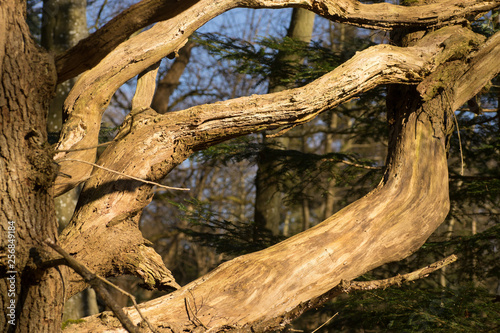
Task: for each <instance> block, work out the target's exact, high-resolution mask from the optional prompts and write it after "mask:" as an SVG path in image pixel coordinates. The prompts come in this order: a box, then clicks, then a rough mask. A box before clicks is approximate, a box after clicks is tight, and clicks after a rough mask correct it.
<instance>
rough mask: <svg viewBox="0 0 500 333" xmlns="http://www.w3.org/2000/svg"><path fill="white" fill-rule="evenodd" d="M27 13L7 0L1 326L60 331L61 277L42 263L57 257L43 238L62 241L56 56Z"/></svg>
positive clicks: (0, 103)
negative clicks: (57, 207) (52, 115)
mask: <svg viewBox="0 0 500 333" xmlns="http://www.w3.org/2000/svg"><path fill="white" fill-rule="evenodd" d="M25 12H26V4H25V2H24V1H15V0H10V1H2V3H1V4H0V66H1V68H0V75H1V84H0V109H1V112H0V124H1V125H0V165H1V172H0V198H1V205H0V233H1V236H0V249H1V250H2V251H0V252H2V253H8V255H12V257H9V256H7V257H0V260H1V261H2V265H1V267H8V270H7V271H2V272H0V308H2V310H3V311H2V312H1V313H0V330H1V331H3V332H57V331H59V330H60V329H61V312H62V306H63V303H64V301H63V298H64V290H63V284H62V280H61V275H60V272H59V271H58V270H57V269H55V268H49V269H46V270H43V269H42V268H41V267H40V264H41V262H43V261H46V260H47V259H49V258H50V256H49V254H48V252H46V251H44V249H42V246H41V244H42V243H41V242H42V241H43V240H45V239H51V240H53V241H57V221H56V218H55V212H54V204H53V199H52V196H51V195H50V193H49V192H48V190H49V189H50V187H51V185H52V181H53V178H54V177H55V171H56V170H55V164H54V163H53V161H52V153H51V150H50V147H49V145H48V144H47V131H46V118H45V117H46V113H47V111H48V101H50V99H51V97H52V95H53V92H54V87H55V82H56V76H55V67H54V63H53V59H52V58H51V57H50V56H49V55H48V54H47V53H46V52H45V51H43V50H42V49H40V48H39V47H37V46H36V45H35V44H34V42H33V40H32V39H31V35H30V33H29V31H28V26H27V24H26V19H25ZM7 249H8V250H9V251H8V252H7V251H6V250H7ZM4 261H5V262H4ZM7 264H8V265H7ZM11 264H12V265H11ZM4 265H5V266H4ZM12 305H15V309H12V308H10V307H11V306H12ZM7 309H9V310H7Z"/></svg>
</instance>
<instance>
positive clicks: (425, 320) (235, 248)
mask: <svg viewBox="0 0 500 333" xmlns="http://www.w3.org/2000/svg"><path fill="white" fill-rule="evenodd" d="M372 2H377V1H372ZM378 2H382V1H378ZM392 3H395V2H394V1H392ZM131 4H132V2H129V1H112V0H111V1H107V0H103V1H75V0H72V1H54V0H52V1H43V2H42V1H28V9H29V17H28V20H29V23H30V26H31V28H32V33H33V35H34V36H35V37H37V38H38V40H39V41H40V43H41V45H43V46H44V47H46V48H48V49H50V50H53V51H54V52H57V51H58V50H63V49H66V48H68V47H69V46H72V45H74V44H75V43H76V42H77V41H78V40H79V39H81V38H83V37H84V36H86V35H87V34H88V32H89V31H90V32H92V31H95V30H96V29H97V28H99V27H101V26H103V25H104V24H105V23H106V22H107V21H108V20H109V19H110V18H112V17H114V16H115V15H116V14H117V13H119V12H120V11H122V10H123V9H125V8H127V7H128V6H129V5H131ZM304 12H305V11H304ZM300 15H303V16H300ZM292 17H294V19H295V21H294V19H292ZM297 20H298V21H297ZM301 20H302V21H301ZM304 22H306V23H304ZM311 22H313V23H314V24H312V23H311ZM499 22H500V21H499V15H498V12H492V13H489V14H488V15H487V16H485V17H483V18H481V19H480V20H478V21H476V22H474V23H473V29H474V31H476V32H481V33H482V34H485V35H487V36H491V35H492V34H493V33H494V32H496V31H498V30H499V27H500V23H499ZM300 24H305V25H306V27H305V28H304V27H303V26H300ZM72 25H75V26H72ZM76 25H77V27H76ZM299 26H300V29H305V30H295V32H294V30H293V29H294V28H296V29H299ZM75 28H76V30H75ZM308 29H309V30H308ZM388 42H389V36H388V34H387V33H385V32H382V31H373V30H370V31H368V30H364V29H361V28H356V27H352V26H348V25H343V24H340V23H339V24H338V23H332V22H331V21H328V20H326V19H322V18H321V17H319V16H316V17H315V16H314V14H312V13H298V11H297V10H292V9H287V10H251V9H238V10H232V11H230V12H227V13H226V14H224V15H221V16H220V17H217V18H216V19H214V20H212V21H210V22H209V23H207V24H206V25H205V26H204V27H202V28H201V29H200V30H199V31H198V32H197V33H196V34H195V36H194V37H193V38H191V39H190V41H189V42H188V44H187V45H186V46H185V47H184V48H183V49H181V50H180V51H179V54H178V56H177V57H176V58H175V59H165V60H164V61H162V63H161V66H160V70H159V74H158V83H159V85H158V89H157V93H156V96H155V99H154V101H153V108H154V109H155V110H157V111H158V112H161V113H166V112H170V111H175V110H181V109H186V108H188V107H191V106H194V105H199V104H206V103H212V102H215V101H219V100H226V99H230V98H236V97H239V96H249V95H252V94H261V93H266V92H270V91H277V90H279V89H284V88H285V87H287V88H288V87H298V86H302V85H305V84H307V83H308V82H311V81H312V80H314V79H316V78H317V77H319V76H321V75H323V74H324V73H327V72H329V71H331V70H332V69H334V68H335V67H336V66H338V65H340V64H342V63H343V62H344V61H346V60H347V59H349V58H351V57H352V56H353V55H354V54H355V53H356V52H357V51H360V50H363V49H365V48H367V47H369V46H372V45H376V44H381V43H388ZM207 73H210V74H209V75H207ZM71 84H72V83H71V82H67V83H64V84H63V85H61V86H60V88H59V89H58V93H59V94H60V95H61V98H60V99H56V100H55V102H54V105H53V106H52V111H51V112H53V114H52V116H50V117H49V132H51V133H52V134H53V136H54V137H55V138H56V139H55V140H57V133H58V131H59V130H60V127H59V126H60V122H61V117H62V115H60V114H59V113H60V111H61V104H60V102H58V100H59V101H62V100H64V97H65V95H66V94H67V92H68V90H69V88H70V86H71ZM135 84H136V82H135V80H131V81H130V82H128V83H127V84H126V85H124V86H123V87H122V88H121V89H120V90H119V91H118V92H117V93H116V94H115V95H114V96H113V100H112V102H111V105H110V106H109V108H108V110H107V111H106V114H105V119H106V123H105V126H104V128H105V129H104V130H102V132H101V140H102V142H106V141H109V140H110V139H112V136H113V134H114V131H115V130H116V126H118V125H119V124H121V123H122V121H123V119H124V117H125V115H126V114H127V113H128V112H129V111H130V110H131V108H132V106H131V101H132V96H133V93H134V90H135ZM499 85H500V82H499V80H498V77H497V78H496V79H494V80H493V81H492V82H491V84H490V85H489V87H487V89H484V90H483V91H482V92H481V94H480V95H478V96H477V97H476V99H475V101H472V100H471V101H469V103H468V104H467V105H464V106H463V107H462V108H461V109H459V110H457V111H456V112H455V115H456V121H457V125H458V126H457V128H458V130H456V131H455V133H453V135H452V136H451V140H450V143H449V144H450V150H449V173H450V184H449V185H450V199H451V209H450V213H449V215H448V217H447V218H446V221H445V222H444V223H443V224H442V225H441V227H440V228H439V229H438V230H436V232H435V233H434V234H433V235H432V236H431V237H430V238H429V240H428V241H427V243H426V244H425V245H424V246H423V247H422V248H421V249H420V250H419V251H418V252H416V253H415V254H413V255H412V256H410V257H408V258H406V259H405V260H403V261H400V262H394V263H390V264H386V265H384V266H382V267H379V268H377V269H375V270H373V271H371V272H369V273H367V274H365V275H364V276H362V277H360V278H359V279H360V280H373V279H383V278H388V277H391V276H395V275H397V274H404V273H407V272H411V271H413V270H415V269H418V268H420V267H423V266H425V265H428V264H431V263H433V262H435V261H437V260H440V259H442V258H444V257H446V256H447V255H450V254H452V253H454V254H456V255H457V256H458V260H457V261H456V262H455V263H453V264H452V265H449V266H447V267H446V268H443V269H442V270H441V271H439V272H437V273H434V274H432V275H430V276H428V277H427V278H425V279H422V280H419V281H417V282H415V283H412V284H404V285H402V286H398V287H390V288H387V289H385V290H373V291H363V292H356V293H352V294H349V295H345V296H342V297H338V298H336V299H335V300H333V301H332V302H329V303H327V304H326V305H325V306H323V307H321V308H319V309H316V310H314V311H310V312H309V313H307V314H306V315H305V316H302V317H301V318H299V319H298V320H296V321H294V322H293V323H292V325H290V327H288V328H287V329H289V330H302V331H304V332H310V331H313V330H315V329H316V328H318V327H319V326H321V325H322V324H323V323H325V322H327V321H328V322H327V324H326V325H325V326H323V327H322V330H323V331H325V332H326V331H331V332H362V331H363V330H365V331H418V332H421V331H429V332H431V331H432V332H435V331H451V330H455V331H459V332H460V331H463V332H470V331H477V332H482V331H484V332H486V331H494V330H495V329H498V328H499V326H500V319H499V318H500V312H499V311H500V307H499V304H500V267H499V265H500V263H499V260H498V257H499V255H498V254H499V246H500V243H499V238H500V226H499V216H500V209H499V194H500V172H499V168H498V161H500V156H499V155H500V142H499V133H500V129H499V120H500V115H499V113H498V111H499V99H500V89H499V88H500V86H499ZM385 96H386V89H385V87H381V88H377V89H374V90H371V91H370V92H369V93H366V94H362V95H360V96H358V98H356V99H353V100H351V101H349V102H347V103H344V104H342V105H341V106H339V107H337V108H334V109H332V110H329V111H327V112H324V113H323V114H321V115H320V116H319V117H317V118H316V119H315V120H313V121H311V122H309V123H306V124H304V125H300V126H297V127H294V128H290V129H289V130H288V131H284V132H282V133H281V132H280V133H264V134H262V133H259V134H253V135H249V136H246V137H244V138H239V139H235V140H231V141H228V142H224V143H221V144H219V145H217V146H214V147H211V148H209V149H207V150H205V151H201V152H198V153H196V154H195V155H194V156H192V157H191V158H190V159H189V160H187V161H186V162H184V163H183V164H181V165H180V166H179V167H177V168H176V169H175V170H174V171H172V172H171V173H170V174H169V176H168V178H167V179H165V181H164V182H165V184H168V185H169V186H176V187H185V188H190V189H191V191H189V192H176V193H171V192H168V191H164V190H163V189H161V188H158V189H157V192H156V194H155V197H154V200H153V202H152V203H151V204H150V205H149V206H148V207H147V208H146V210H145V211H144V213H143V215H142V219H141V230H142V233H143V234H144V236H145V237H146V238H148V239H149V240H150V241H151V242H152V244H153V246H154V248H155V250H156V251H157V252H158V253H159V254H161V255H162V257H163V260H164V262H165V264H166V266H167V267H168V268H169V269H170V270H171V271H172V273H173V275H174V277H175V278H176V281H177V282H178V283H179V284H180V285H185V284H187V283H188V282H190V281H192V280H194V279H196V278H197V277H199V276H202V275H204V274H206V273H207V272H209V271H210V270H211V269H213V268H215V267H216V266H218V265H219V264H220V263H221V262H223V261H226V260H228V259H231V258H233V257H235V256H237V255H241V254H244V253H249V252H253V251H256V250H260V249H262V248H265V247H268V246H270V245H272V244H274V243H277V242H279V241H280V240H283V239H284V238H287V237H290V236H292V235H294V234H296V233H298V232H301V231H303V230H305V229H307V228H310V227H312V226H314V225H315V224H317V223H319V222H320V221H322V220H323V219H325V218H326V217H328V216H330V215H332V214H333V213H335V212H336V211H337V210H340V209H341V208H342V207H344V206H346V205H347V204H349V203H351V202H354V201H355V200H357V199H359V198H360V197H362V196H363V195H365V194H366V193H368V192H369V191H370V190H371V189H372V188H374V187H375V186H376V185H377V183H378V182H379V181H380V179H381V177H382V174H383V168H384V163H385V157H386V156H385V154H386V150H387V135H388V133H386V131H387V126H386V121H387V120H386V113H385ZM58 103H59V104H58ZM76 197H77V193H76V192H70V193H69V194H66V195H65V196H63V197H59V198H57V202H58V207H59V208H58V213H59V216H58V218H59V221H60V224H61V226H64V224H65V222H66V221H67V220H69V217H71V215H72V209H73V207H74V205H75V204H76V201H75V200H76ZM304 278H307V277H304ZM114 282H115V283H116V284H118V285H119V286H121V287H122V288H125V289H127V290H129V291H131V292H133V293H134V294H135V295H136V297H137V298H138V299H139V300H141V301H143V300H148V299H151V298H154V297H156V296H158V295H160V293H154V292H150V291H146V290H144V289H142V288H140V287H139V286H138V279H136V278H133V277H120V278H117V279H115V280H114ZM112 292H113V293H114V297H115V299H117V300H118V301H119V303H120V304H121V305H122V306H126V305H130V304H128V303H127V302H129V300H128V299H127V297H125V296H123V295H122V294H120V293H117V292H114V291H112ZM93 303H95V299H94V297H93V296H92V292H91V291H88V290H87V291H85V292H84V293H82V294H80V295H77V296H75V298H74V299H73V301H72V302H68V303H67V306H66V308H67V309H66V314H65V317H66V319H77V318H79V317H80V316H83V315H88V314H91V313H94V312H96V311H102V310H104V308H103V305H102V304H99V307H96V306H92V304H93ZM75 304H76V305H75Z"/></svg>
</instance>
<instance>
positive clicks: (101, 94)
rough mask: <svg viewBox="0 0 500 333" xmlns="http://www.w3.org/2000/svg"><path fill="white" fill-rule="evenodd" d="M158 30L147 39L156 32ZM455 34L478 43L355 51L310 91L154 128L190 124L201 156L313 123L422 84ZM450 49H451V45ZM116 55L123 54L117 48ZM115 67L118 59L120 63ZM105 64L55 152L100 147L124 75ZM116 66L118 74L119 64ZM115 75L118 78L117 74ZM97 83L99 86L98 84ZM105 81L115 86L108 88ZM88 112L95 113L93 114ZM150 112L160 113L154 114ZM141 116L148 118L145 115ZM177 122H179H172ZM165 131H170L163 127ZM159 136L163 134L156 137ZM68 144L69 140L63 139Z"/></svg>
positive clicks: (171, 117)
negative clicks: (386, 88) (231, 142)
mask: <svg viewBox="0 0 500 333" xmlns="http://www.w3.org/2000/svg"><path fill="white" fill-rule="evenodd" d="M157 26H159V25H157ZM157 26H155V27H153V28H152V29H150V30H148V31H146V32H144V33H148V32H150V31H152V30H154V29H155V28H156V27H157ZM141 35H142V34H141ZM141 35H140V36H141ZM455 35H460V36H464V37H460V38H464V39H467V40H468V39H474V38H476V37H475V35H474V34H473V33H471V32H469V31H468V30H465V29H462V28H459V27H447V28H443V29H442V30H441V31H439V32H434V33H431V34H429V35H428V36H427V37H426V38H424V39H423V40H422V41H421V42H420V43H419V44H418V46H415V47H411V48H398V47H394V46H391V45H378V46H374V47H371V48H368V49H366V50H364V51H362V52H358V53H357V55H355V56H354V57H353V58H352V59H351V60H349V61H347V62H346V63H344V64H343V65H342V66H339V67H338V68H336V69H335V70H334V71H332V72H331V73H329V74H326V75H324V76H323V77H321V78H319V79H317V80H315V81H313V82H312V83H310V84H309V85H307V86H305V87H302V88H298V89H293V90H288V91H283V92H280V93H275V94H268V95H262V96H250V97H243V98H240V99H235V100H229V101H224V102H220V103H216V104H213V105H209V106H207V105H203V106H198V107H194V108H191V109H188V110H185V111H181V112H175V113H170V114H168V115H167V116H165V118H164V119H165V120H164V123H163V122H161V123H157V124H156V125H155V126H156V128H158V129H159V130H160V131H163V130H164V129H165V128H168V127H169V126H171V125H172V124H173V123H179V124H182V123H188V122H189V123H191V124H192V125H190V127H191V131H190V132H191V133H194V132H195V131H196V132H197V133H198V134H197V135H193V138H191V139H189V141H185V142H190V143H191V147H192V149H193V150H198V149H203V148H204V147H206V146H207V145H212V144H214V143H217V142H220V141H223V140H227V139H229V138H232V137H235V136H239V135H244V134H248V133H253V132H258V131H261V130H265V129H273V128H277V127H281V126H286V125H292V124H300V123H304V122H307V121H309V120H311V119H313V118H314V117H315V116H316V115H318V114H319V113H321V112H322V111H324V110H326V109H328V108H331V107H334V106H336V105H339V104H341V103H343V102H345V101H347V100H349V99H351V98H352V97H354V96H356V95H357V94H359V93H361V92H364V91H368V90H370V89H372V88H374V87H376V86H377V85H380V84H388V83H408V84H412V83H417V82H419V81H421V80H422V79H423V76H424V74H425V73H427V72H429V71H432V70H434V69H435V68H436V67H437V66H438V65H439V64H440V63H442V62H444V61H446V60H447V59H448V58H450V57H453V56H454V55H455V53H456V52H457V50H455V49H454V48H453V47H450V46H446V45H445V44H446V43H444V41H446V40H447V39H448V38H451V37H453V36H455ZM149 38H153V36H152V35H151V36H150V37H149ZM146 39H147V38H146ZM138 42H139V43H140V45H135V44H133V45H135V46H133V47H132V45H130V46H128V50H129V52H132V48H134V49H135V51H133V53H137V54H142V53H143V52H144V49H143V47H145V46H144V45H143V44H142V43H143V42H144V40H143V39H140V40H139V41H138ZM124 44H126V43H124ZM141 45H142V46H141ZM450 45H454V44H451V43H450ZM120 47H121V46H120ZM116 51H117V52H118V50H116ZM110 56H111V55H110ZM117 56H118V54H117ZM132 59H134V57H132ZM116 61H121V60H120V59H116ZM134 65H135V64H134ZM102 66H104V67H103V68H102V69H99V71H98V73H101V74H100V75H99V74H91V73H86V74H85V75H84V76H83V77H82V78H81V79H80V80H79V81H78V83H77V85H76V86H75V88H74V90H73V91H72V92H71V94H70V96H69V97H68V100H69V101H68V103H69V104H70V105H71V103H72V102H71V101H72V100H74V101H75V102H76V103H75V105H74V106H73V107H72V108H73V110H72V112H71V117H70V119H69V120H68V121H67V122H66V123H65V124H64V126H63V133H67V134H66V135H63V136H62V140H61V141H60V142H59V143H58V147H56V149H57V150H61V149H65V150H67V149H72V148H73V147H74V148H80V147H92V146H94V145H95V144H93V143H94V142H96V141H97V136H98V129H95V128H94V127H95V125H94V124H96V123H97V124H98V123H100V117H101V114H102V112H103V111H104V107H105V105H106V103H107V101H109V98H110V96H111V95H110V94H111V93H112V92H114V89H115V88H113V87H110V86H112V82H116V79H117V76H119V75H122V73H121V72H120V71H119V70H117V69H116V68H114V67H110V65H102ZM131 66H132V65H131ZM100 67H101V64H99V66H98V67H96V70H97V69H98V68H100ZM117 68H121V65H119V66H118V67H117ZM113 71H115V72H117V73H113ZM91 72H93V71H91ZM99 81H101V83H97V82H99ZM90 82H93V84H94V85H96V86H97V88H95V90H93V89H89V88H88V87H89V85H90ZM105 82H108V83H110V84H109V85H105V86H103V85H104V83H105ZM120 82H121V81H120ZM116 88H117V87H116ZM242 105H244V106H242ZM89 108H90V109H93V108H95V109H94V110H93V111H91V112H89ZM150 113H151V114H156V113H155V112H153V111H152V112H150ZM144 117H146V118H147V116H146V115H144ZM146 118H144V119H146ZM176 118H177V119H178V120H175V119H176ZM162 124H163V125H162ZM160 125H162V126H166V127H163V128H161V127H158V126H160ZM75 128H81V129H82V131H80V132H78V131H76V133H79V135H78V136H76V135H75V130H74V129H75ZM83 129H84V130H83ZM221 130H222V133H221ZM200 131H201V132H204V133H206V135H204V136H200V135H199V134H200ZM214 131H217V132H218V133H215V132H214ZM151 133H153V132H150V134H149V136H151V135H153V134H151ZM143 135H146V134H143ZM155 135H163V134H160V133H157V134H155ZM66 138H67V139H68V140H66V141H65V139H66ZM69 139H71V140H69ZM68 142H70V143H68ZM66 146H70V147H66ZM83 154H86V155H83ZM73 155H74V156H73ZM94 156H95V153H92V152H85V151H84V152H82V151H77V152H68V153H59V154H58V155H56V157H55V158H56V159H61V158H66V159H78V160H86V161H89V162H91V163H93V162H94V158H95V157H94ZM63 167H64V168H62V169H61V172H62V173H64V174H70V175H72V179H71V182H74V184H78V183H79V182H81V180H82V179H86V178H88V176H89V174H90V172H91V171H92V169H91V168H79V167H77V166H75V165H67V166H63ZM65 181H67V180H65ZM60 182H62V181H60ZM69 188H70V185H68V186H66V188H62V189H56V193H57V194H58V193H63V192H62V191H64V190H67V189H69Z"/></svg>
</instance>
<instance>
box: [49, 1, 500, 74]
mask: <svg viewBox="0 0 500 333" xmlns="http://www.w3.org/2000/svg"><path fill="white" fill-rule="evenodd" d="M195 5H196V6H195ZM499 5H500V1H499V0H483V1H477V0H444V1H437V2H434V3H432V4H428V5H422V6H412V7H411V8H410V7H405V6H398V5H392V4H388V3H378V4H369V5H368V4H362V3H360V2H359V1H355V0H321V1H315V0H307V1H306V0H288V1H275V0H223V1H218V2H214V1H212V0H183V1H176V0H143V1H141V2H139V3H137V4H135V5H133V6H131V7H130V8H128V9H126V10H125V11H123V12H122V13H121V14H120V15H118V16H117V17H115V18H114V19H113V20H111V21H110V22H108V23H107V24H106V25H105V26H103V27H102V28H101V29H99V30H97V31H96V32H95V33H93V34H92V35H90V36H89V37H87V38H85V39H83V40H82V41H80V42H79V43H78V44H77V45H76V46H74V47H73V48H71V49H69V50H67V51H65V52H64V53H62V54H60V55H58V56H57V57H56V66H57V72H58V83H60V82H63V81H66V80H68V79H70V78H72V77H75V76H77V75H79V74H81V73H83V72H84V71H85V70H87V69H90V68H92V67H94V66H95V65H97V64H98V63H99V62H100V61H101V60H102V59H103V58H104V57H105V56H107V55H108V54H109V53H110V52H111V51H112V50H113V49H114V48H116V47H117V46H118V45H119V44H120V43H122V42H124V41H126V40H127V38H129V37H130V36H131V35H132V34H133V33H134V32H136V31H138V30H140V29H142V28H144V27H147V26H148V25H150V24H152V23H155V22H159V21H165V20H173V19H174V18H175V19H176V20H177V19H178V18H177V16H181V15H182V14H183V13H184V12H186V13H188V14H189V15H191V17H198V16H200V14H201V13H202V12H200V10H199V9H200V8H206V9H208V10H207V11H204V12H203V13H205V16H206V18H207V19H206V20H205V19H204V22H197V21H195V22H193V24H194V25H193V26H192V27H190V28H188V29H184V30H185V31H188V30H189V31H194V30H196V29H197V28H199V27H200V26H201V25H202V24H203V23H205V22H207V21H208V19H211V18H212V17H214V16H217V15H220V14H222V13H223V12H224V11H227V10H229V9H232V8H237V7H248V8H288V7H302V8H305V9H308V10H311V11H313V12H315V13H316V14H318V15H320V16H323V17H325V18H327V19H329V20H332V21H335V22H343V23H348V24H352V25H356V26H359V27H364V28H372V29H382V30H390V29H393V28H399V27H412V28H424V27H425V28H433V27H434V28H437V27H442V26H444V25H449V24H460V23H465V22H466V21H467V20H473V19H474V17H475V16H477V15H481V14H482V13H485V12H488V11H489V10H492V9H494V8H496V7H498V6H499ZM210 8H211V9H210ZM210 11H212V12H210ZM188 35H189V34H188ZM89 49H92V50H96V52H94V53H92V54H91V56H90V57H89V56H88V52H87V51H88V50H89ZM173 51H174V50H172V51H171V52H173Z"/></svg>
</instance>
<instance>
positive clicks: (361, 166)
mask: <svg viewBox="0 0 500 333" xmlns="http://www.w3.org/2000/svg"><path fill="white" fill-rule="evenodd" d="M322 161H330V162H338V163H344V164H347V165H351V166H353V167H356V168H362V169H369V170H382V169H384V168H385V167H377V166H370V165H363V164H358V163H354V162H350V161H347V160H336V159H333V158H324V159H322Z"/></svg>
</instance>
